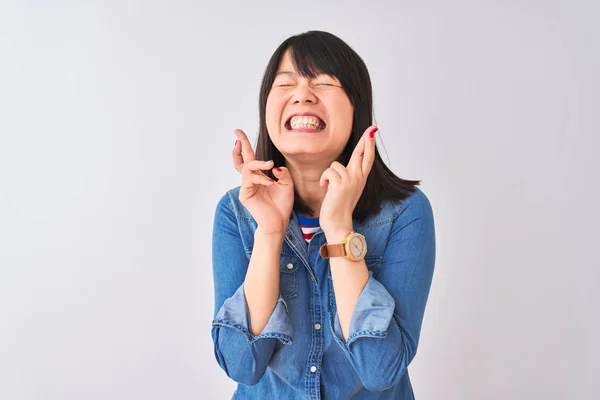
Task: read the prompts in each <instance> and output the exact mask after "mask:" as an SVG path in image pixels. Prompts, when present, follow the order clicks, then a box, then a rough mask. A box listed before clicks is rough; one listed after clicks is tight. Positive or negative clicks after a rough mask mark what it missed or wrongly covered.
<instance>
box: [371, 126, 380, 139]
mask: <svg viewBox="0 0 600 400" xmlns="http://www.w3.org/2000/svg"><path fill="white" fill-rule="evenodd" d="M378 130H379V128H378V127H375V129H373V130H372V131H371V133H369V136H370V137H371V139H373V138H374V137H375V132H377V131H378Z"/></svg>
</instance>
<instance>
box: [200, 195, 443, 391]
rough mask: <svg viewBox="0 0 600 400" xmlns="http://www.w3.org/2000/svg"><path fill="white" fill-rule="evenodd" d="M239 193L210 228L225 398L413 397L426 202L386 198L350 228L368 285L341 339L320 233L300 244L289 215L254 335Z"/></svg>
mask: <svg viewBox="0 0 600 400" xmlns="http://www.w3.org/2000/svg"><path fill="white" fill-rule="evenodd" d="M239 189H240V187H239V186H238V187H236V188H234V189H231V190H229V191H227V193H225V194H224V196H223V197H222V198H221V199H220V201H219V202H218V205H217V207H216V212H215V218H214V226H213V242H212V261H213V276H214V285H215V286H214V288H215V305H214V314H213V315H214V319H213V321H212V330H211V334H212V339H213V344H214V354H215V358H216V360H217V362H218V364H219V366H220V367H221V368H222V369H223V370H224V371H225V373H226V374H227V376H228V377H229V378H231V379H232V380H234V381H235V382H237V383H238V385H237V389H236V391H235V392H234V393H233V397H232V399H249V400H254V399H256V400H270V399H277V400H294V399H303V400H308V399H311V400H313V399H314V400H317V399H325V400H345V399H356V400H359V399H360V400H367V399H379V400H386V399H394V400H399V399H402V400H404V399H406V400H408V399H414V394H413V390H412V386H411V382H410V378H409V374H408V371H407V367H408V365H409V364H410V362H411V361H412V360H413V358H414V357H415V354H416V352H417V345H418V343H419V335H420V331H421V323H422V320H423V314H424V311H425V307H426V303H427V298H428V296H429V290H430V287H431V281H432V278H433V271H434V264H435V247H436V246H435V229H434V217H433V210H432V207H431V204H430V202H429V200H428V198H427V197H426V195H425V194H424V192H423V191H422V190H421V189H420V188H418V187H417V188H416V191H415V192H413V193H411V194H410V196H409V197H408V198H406V199H405V200H403V201H397V202H391V201H386V202H385V203H383V204H382V208H381V210H380V211H379V213H377V214H376V215H373V216H370V217H369V218H367V219H366V220H365V221H363V222H362V223H359V222H358V221H356V220H355V221H354V223H353V227H354V231H355V232H358V233H361V234H362V235H364V236H365V238H366V240H367V245H368V252H367V255H366V257H365V262H366V264H367V268H368V269H369V275H370V277H369V280H368V282H367V284H366V286H365V287H364V289H363V291H362V292H361V294H360V297H359V298H358V301H357V304H356V307H355V309H354V312H353V314H352V318H351V322H350V331H349V337H348V339H347V340H343V335H342V329H341V326H340V321H339V318H338V315H337V308H336V301H335V293H334V289H333V281H332V277H331V271H330V269H329V261H328V260H327V259H323V258H321V257H320V255H319V248H320V246H321V245H322V244H323V243H325V241H326V240H325V235H324V233H323V231H322V230H321V229H320V228H319V230H318V231H317V232H316V233H315V236H314V237H313V238H312V240H311V242H310V243H306V241H305V240H304V237H303V235H302V230H301V228H300V224H299V222H298V218H297V216H296V213H295V212H293V213H292V215H291V218H290V222H289V225H288V228H287V232H286V235H285V238H284V242H283V246H282V249H281V258H280V284H279V285H280V293H279V299H278V301H277V305H276V307H275V310H274V311H273V313H272V315H271V317H270V319H269V321H268V323H267V325H266V327H265V328H264V329H263V331H262V332H261V333H260V334H259V335H258V336H254V335H253V334H252V332H251V329H250V325H249V323H250V318H249V313H248V307H247V303H246V298H245V294H244V285H243V282H244V279H245V276H246V271H247V269H248V264H249V262H250V256H251V255H252V248H253V241H254V231H255V230H256V228H257V224H256V222H255V220H254V219H253V218H252V216H251V215H250V213H249V212H248V211H247V210H246V208H245V207H244V206H243V205H242V204H241V202H240V201H239V198H238V196H239Z"/></svg>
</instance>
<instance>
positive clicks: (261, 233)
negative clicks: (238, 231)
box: [254, 226, 285, 242]
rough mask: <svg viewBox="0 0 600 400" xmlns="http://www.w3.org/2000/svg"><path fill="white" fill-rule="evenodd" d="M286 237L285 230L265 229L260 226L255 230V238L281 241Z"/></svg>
mask: <svg viewBox="0 0 600 400" xmlns="http://www.w3.org/2000/svg"><path fill="white" fill-rule="evenodd" d="M284 237H285V231H265V230H264V229H262V228H261V227H260V226H259V227H258V228H256V230H255V231H254V239H255V240H256V239H257V238H259V239H264V240H267V241H275V242H277V241H281V242H283V238H284Z"/></svg>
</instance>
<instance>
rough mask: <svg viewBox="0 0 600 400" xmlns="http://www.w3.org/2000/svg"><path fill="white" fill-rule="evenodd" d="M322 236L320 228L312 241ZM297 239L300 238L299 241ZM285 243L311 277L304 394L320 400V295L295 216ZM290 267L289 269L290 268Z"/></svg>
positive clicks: (321, 316)
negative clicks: (308, 341)
mask: <svg viewBox="0 0 600 400" xmlns="http://www.w3.org/2000/svg"><path fill="white" fill-rule="evenodd" d="M322 235H323V231H322V230H321V228H319V230H318V231H317V232H315V234H314V236H313V238H312V239H311V243H312V241H315V242H317V241H320V240H321V236H322ZM299 238H302V239H301V240H300V239H299ZM285 241H286V242H287V243H288V245H289V246H290V247H291V248H292V250H293V251H294V253H295V254H296V255H297V256H298V258H299V259H300V260H301V262H302V264H303V265H304V266H305V268H306V269H307V270H308V272H309V274H310V276H311V282H312V285H310V307H309V309H310V320H311V321H312V322H311V323H312V324H313V329H311V346H310V351H309V354H308V364H307V365H309V366H310V367H309V368H308V372H307V376H306V380H305V382H306V385H305V394H306V398H307V399H311V400H320V399H321V390H320V386H321V385H320V378H321V373H320V372H321V371H320V367H321V362H322V359H323V351H324V346H325V338H324V332H323V330H322V329H321V327H322V325H321V324H322V323H323V319H324V318H323V306H322V302H321V293H320V289H319V282H318V280H317V278H316V276H315V272H314V270H313V269H312V267H311V266H310V263H309V262H308V259H309V257H308V254H309V252H308V246H307V245H306V241H305V239H304V235H302V228H301V227H300V223H299V221H298V219H297V217H296V215H295V213H292V217H291V219H290V224H289V226H288V229H287V232H286V236H285ZM290 265H291V268H290ZM287 268H288V269H292V268H294V266H293V265H292V264H291V263H290V264H288V265H287Z"/></svg>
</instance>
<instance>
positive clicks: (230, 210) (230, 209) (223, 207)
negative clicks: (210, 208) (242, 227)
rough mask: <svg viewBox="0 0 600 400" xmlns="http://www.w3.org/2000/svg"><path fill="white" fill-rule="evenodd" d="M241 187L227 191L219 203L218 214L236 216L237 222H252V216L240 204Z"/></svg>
mask: <svg viewBox="0 0 600 400" xmlns="http://www.w3.org/2000/svg"><path fill="white" fill-rule="evenodd" d="M239 196H240V186H239V185H238V186H236V187H234V188H231V189H229V190H227V191H226V192H225V193H224V194H223V195H222V196H221V198H220V199H219V201H218V203H217V210H216V212H217V214H219V213H221V212H224V213H227V214H230V215H234V216H235V218H236V219H237V220H250V219H252V216H251V215H250V213H249V212H248V210H246V207H244V205H243V204H242V203H241V202H240V197H239Z"/></svg>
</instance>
